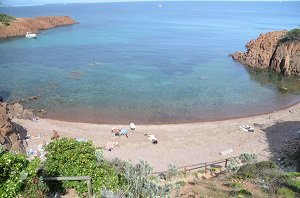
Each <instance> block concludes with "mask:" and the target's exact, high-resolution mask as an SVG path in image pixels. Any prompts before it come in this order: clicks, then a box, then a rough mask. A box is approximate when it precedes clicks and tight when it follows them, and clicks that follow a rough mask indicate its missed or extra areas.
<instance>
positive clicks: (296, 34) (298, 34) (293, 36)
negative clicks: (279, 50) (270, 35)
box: [281, 28, 300, 42]
mask: <svg viewBox="0 0 300 198" xmlns="http://www.w3.org/2000/svg"><path fill="white" fill-rule="evenodd" d="M294 40H300V29H299V28H295V29H292V30H290V31H288V32H287V33H286V35H285V36H284V37H283V38H282V39H281V42H287V41H294Z"/></svg>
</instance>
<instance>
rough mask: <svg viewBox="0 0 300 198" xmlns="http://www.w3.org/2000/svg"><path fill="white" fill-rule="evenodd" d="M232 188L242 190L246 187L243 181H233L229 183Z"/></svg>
mask: <svg viewBox="0 0 300 198" xmlns="http://www.w3.org/2000/svg"><path fill="white" fill-rule="evenodd" d="M228 186H229V187H230V188H233V189H235V190H241V189H244V186H243V184H241V183H237V182H232V183H230V184H229V185H228Z"/></svg>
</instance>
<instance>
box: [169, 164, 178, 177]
mask: <svg viewBox="0 0 300 198" xmlns="http://www.w3.org/2000/svg"><path fill="white" fill-rule="evenodd" d="M178 174H179V171H178V166H176V165H175V164H169V167H168V176H169V179H171V178H172V177H177V176H178Z"/></svg>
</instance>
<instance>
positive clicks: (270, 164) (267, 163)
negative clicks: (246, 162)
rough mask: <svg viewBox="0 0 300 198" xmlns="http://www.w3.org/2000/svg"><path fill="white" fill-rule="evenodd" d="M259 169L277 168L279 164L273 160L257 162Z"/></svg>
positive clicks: (256, 165)
mask: <svg viewBox="0 0 300 198" xmlns="http://www.w3.org/2000/svg"><path fill="white" fill-rule="evenodd" d="M255 167H256V168H257V169H258V170H266V169H273V170H274V169H276V168H277V165H276V164H275V163H274V162H273V161H262V162H258V163H256V164H255Z"/></svg>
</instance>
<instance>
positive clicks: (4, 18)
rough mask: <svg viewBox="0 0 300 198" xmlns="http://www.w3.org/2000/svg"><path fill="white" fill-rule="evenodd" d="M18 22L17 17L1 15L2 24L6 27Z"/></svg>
mask: <svg viewBox="0 0 300 198" xmlns="http://www.w3.org/2000/svg"><path fill="white" fill-rule="evenodd" d="M14 20H16V18H15V17H13V16H10V15H7V14H3V13H0V22H1V23H2V24H4V25H6V26H8V25H10V24H11V22H12V21H14Z"/></svg>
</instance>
